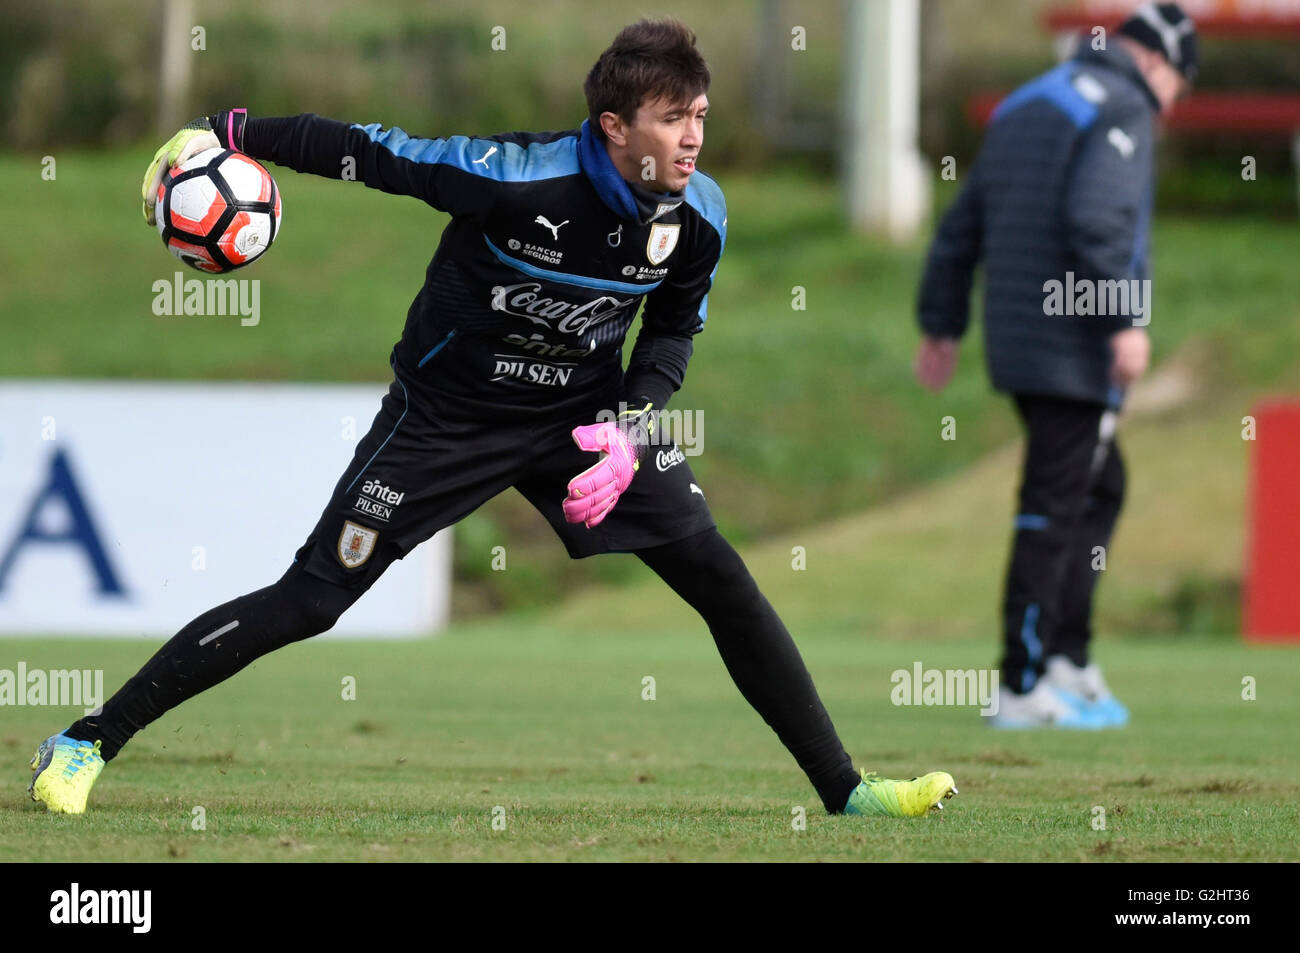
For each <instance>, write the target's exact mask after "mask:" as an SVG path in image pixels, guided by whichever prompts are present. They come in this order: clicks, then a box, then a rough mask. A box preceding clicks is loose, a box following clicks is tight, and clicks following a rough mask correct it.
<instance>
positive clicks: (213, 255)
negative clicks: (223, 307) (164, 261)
mask: <svg viewBox="0 0 1300 953" xmlns="http://www.w3.org/2000/svg"><path fill="white" fill-rule="evenodd" d="M155 208H156V211H155V218H156V219H157V222H158V234H159V235H161V236H162V240H163V244H164V245H166V246H167V250H168V251H170V252H171V253H172V254H173V255H175V256H176V257H177V258H179V259H180V260H181V261H183V262H185V264H187V265H190V266H191V267H193V268H197V269H199V270H200V271H207V272H211V273H213V274H221V273H222V272H227V271H234V270H235V269H236V268H242V267H243V266H244V265H247V264H249V263H250V262H252V261H255V260H257V259H258V258H260V257H261V256H262V254H264V253H265V252H266V250H267V249H268V248H270V247H271V242H273V241H275V236H276V235H278V234H279V233H280V190H279V189H278V188H277V187H276V184H275V180H274V179H273V178H271V173H269V172H267V171H266V169H264V168H262V166H261V164H260V163H259V162H257V160H255V159H251V158H249V157H248V156H246V155H244V154H243V153H240V152H234V151H232V150H230V149H208V150H206V151H204V152H200V153H197V154H196V155H194V156H191V157H190V158H189V159H187V160H186V161H185V162H184V163H183V164H181V165H179V166H177V167H176V168H174V169H171V170H169V172H168V174H167V175H166V176H164V177H163V181H162V185H160V186H158V202H157V205H156V207H155Z"/></svg>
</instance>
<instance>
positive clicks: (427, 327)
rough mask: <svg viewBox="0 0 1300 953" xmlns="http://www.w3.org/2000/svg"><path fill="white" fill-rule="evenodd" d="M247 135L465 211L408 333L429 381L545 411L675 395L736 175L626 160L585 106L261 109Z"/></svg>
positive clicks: (454, 223)
mask: <svg viewBox="0 0 1300 953" xmlns="http://www.w3.org/2000/svg"><path fill="white" fill-rule="evenodd" d="M233 147H242V149H243V151H244V152H246V153H247V154H249V155H251V156H253V157H254V158H257V159H262V160H266V161H270V162H273V163H276V164H277V165H282V166H287V167H288V168H290V169H294V170H296V171H298V172H308V173H314V174H316V175H322V176H327V177H330V178H337V179H343V178H355V179H356V180H357V181H360V182H362V183H364V184H365V185H367V186H369V187H371V188H376V189H381V190H383V191H385V192H390V193H394V194H399V195H410V196H413V197H415V198H418V199H421V200H422V201H424V202H426V203H428V204H429V205H431V206H433V207H434V208H436V209H439V210H441V211H443V212H447V213H449V214H450V215H451V222H450V223H449V224H448V225H447V226H446V228H444V229H443V232H442V238H441V240H440V241H439V243H438V247H437V250H436V251H435V252H434V255H433V259H432V260H431V261H430V262H429V266H428V268H427V270H426V272H425V278H424V285H423V287H422V288H421V289H420V291H419V293H418V294H417V295H416V297H415V300H414V302H412V304H411V307H410V310H409V311H408V313H407V319H406V326H405V329H404V331H403V334H402V338H401V340H400V341H399V342H398V344H397V346H396V347H395V349H394V361H395V365H396V367H397V368H398V370H399V372H401V373H404V374H406V375H410V376H412V377H414V378H415V379H416V380H418V381H419V382H420V384H421V385H422V386H426V387H428V388H431V389H434V390H436V391H438V392H440V393H444V394H447V395H450V396H453V397H454V398H455V399H456V401H457V402H458V403H464V404H467V405H468V406H470V407H471V408H473V409H475V410H476V411H478V412H491V411H492V410H503V411H506V412H519V411H526V412H542V413H548V412H563V411H565V410H566V409H570V408H573V407H576V406H579V405H580V404H582V403H583V402H584V400H587V401H589V400H590V399H591V396H592V395H593V394H596V393H610V392H614V391H617V392H618V393H619V394H620V395H623V396H626V397H627V398H628V399H630V400H650V401H652V402H653V403H654V404H655V406H657V407H662V406H663V405H664V403H666V402H667V400H668V398H669V397H670V396H671V395H672V393H673V392H674V391H676V390H677V388H679V387H680V386H681V384H682V380H683V377H684V375H685V372H686V366H687V362H688V361H689V360H690V356H691V353H692V350H693V340H692V339H693V337H694V335H695V334H697V333H698V332H699V331H701V330H702V329H703V328H704V323H705V320H706V318H707V315H708V310H707V309H708V293H709V288H710V286H711V285H712V282H713V276H714V274H715V273H716V271H717V266H718V260H719V258H720V257H721V255H722V250H723V246H724V245H725V242H726V227H727V212H726V205H725V201H724V199H723V195H722V191H721V189H719V188H718V185H717V183H715V182H714V181H713V180H712V179H710V178H709V177H708V176H706V175H704V174H703V173H702V172H699V171H696V172H695V173H694V174H693V175H692V176H691V179H690V182H689V184H688V185H687V187H686V189H684V190H683V191H682V192H676V193H654V192H651V191H649V190H647V189H645V188H643V187H641V186H640V185H638V184H637V183H634V182H629V181H627V180H625V179H624V178H623V177H622V176H621V175H620V174H619V172H618V170H617V169H616V168H615V166H614V164H613V162H612V161H611V159H610V157H609V154H608V152H607V151H606V149H605V146H604V144H603V143H602V142H601V141H600V140H599V139H598V138H597V137H596V136H595V135H594V134H593V132H592V130H591V127H590V124H589V122H587V121H585V120H584V121H583V123H582V126H581V128H580V129H576V130H569V131H566V132H542V133H524V132H514V133H503V134H500V135H492V136H485V137H481V138H479V137H465V136H450V137H447V138H438V139H417V138H413V137H411V136H408V135H407V134H406V133H405V132H403V131H402V130H401V129H398V128H395V127H394V128H389V129H384V128H382V127H381V126H380V125H379V124H377V123H376V124H371V125H359V124H351V125H349V124H347V123H343V122H337V121H334V120H329V119H323V118H321V117H319V116H315V115H312V114H304V115H300V116H293V117H287V118H271V119H249V120H248V121H247V122H246V123H245V125H244V129H243V135H242V142H241V143H238V144H236V145H235V146H233ZM643 300H644V302H645V310H644V313H643V314H642V326H641V330H640V332H639V334H638V336H637V339H636V344H635V346H634V347H633V349H632V354H631V357H630V360H629V362H628V369H627V377H626V380H625V381H622V375H623V361H622V358H623V346H624V341H625V338H626V336H627V332H628V330H629V328H630V327H631V324H632V321H633V320H634V318H635V316H636V313H637V310H638V308H639V307H640V305H641V303H642V301H643ZM620 384H621V386H620Z"/></svg>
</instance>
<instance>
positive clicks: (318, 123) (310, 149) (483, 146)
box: [145, 109, 508, 218]
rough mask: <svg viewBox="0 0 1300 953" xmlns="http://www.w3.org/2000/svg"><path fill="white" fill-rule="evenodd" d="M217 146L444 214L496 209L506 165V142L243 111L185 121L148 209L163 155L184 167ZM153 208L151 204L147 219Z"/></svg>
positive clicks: (165, 151)
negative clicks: (414, 201)
mask: <svg viewBox="0 0 1300 953" xmlns="http://www.w3.org/2000/svg"><path fill="white" fill-rule="evenodd" d="M181 140H183V141H181ZM216 145H220V146H222V147H224V148H227V149H234V150H235V151H237V152H243V153H245V154H247V155H250V156H252V157H253V158H254V159H259V160H262V161H265V162H273V163H275V164H276V165H281V166H285V167H286V168H289V169H293V170H294V171H296V172H309V173H311V174H313V175H321V176H325V177H326V178H331V179H344V180H356V181H358V182H362V183H364V184H365V185H367V186H369V187H370V188H373V189H380V190H382V191H384V192H389V193H392V194H394V195H410V196H414V197H415V198H418V199H420V200H422V201H424V202H427V203H428V204H429V205H432V206H433V207H434V208H436V209H439V210H441V211H444V212H448V213H450V214H452V215H457V216H471V217H473V216H483V215H486V213H487V212H488V211H489V210H490V209H491V208H492V205H493V203H494V202H495V201H496V198H497V195H498V191H499V188H500V184H501V182H502V181H503V179H504V178H505V176H506V168H505V166H506V163H507V162H508V154H507V151H506V148H505V144H504V143H502V142H498V141H496V140H493V139H490V138H484V139H475V138H470V137H467V136H451V137H448V138H445V139H419V138H413V137H411V136H408V135H407V134H406V133H405V132H403V131H402V130H401V129H398V128H396V127H393V128H389V129H384V128H383V127H382V126H380V125H379V124H378V123H371V124H370V125H365V126H363V125H360V124H358V123H346V122H339V121H338V120H334V119H325V118H323V117H321V116H317V115H315V114H313V113H303V114H301V115H298V116H283V117H274V118H266V119H260V118H252V117H250V116H249V115H248V113H247V111H246V110H243V109H232V110H223V111H222V112H219V113H215V114H213V115H211V116H205V117H201V118H199V119H196V120H194V121H193V122H191V123H189V124H187V126H186V128H185V129H184V130H182V131H181V132H180V133H178V134H177V135H176V136H175V137H173V139H172V140H171V141H170V142H168V143H167V145H165V146H163V148H162V149H160V150H159V151H158V154H157V155H155V157H154V165H152V166H150V172H149V174H147V175H146V179H145V202H146V206H148V200H149V195H150V189H149V186H150V182H151V179H161V175H160V174H159V173H165V171H166V168H165V167H163V163H162V162H161V161H160V160H162V159H166V167H170V166H173V165H178V164H180V163H181V162H183V161H184V159H185V158H188V157H189V155H193V154H194V153H195V152H196V151H201V149H203V148H211V147H213V146H216ZM485 159H486V160H487V161H484V160H485ZM156 190H157V186H156V184H155V185H154V188H153V191H154V192H156ZM151 211H152V209H150V208H148V207H146V210H145V217H146V218H148V217H149V215H150V213H151Z"/></svg>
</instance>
